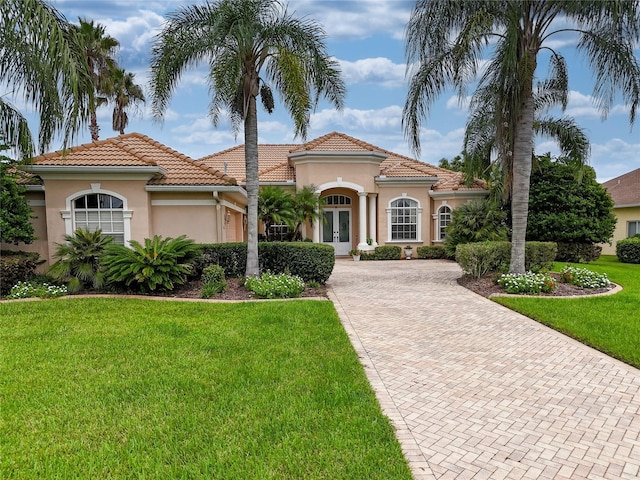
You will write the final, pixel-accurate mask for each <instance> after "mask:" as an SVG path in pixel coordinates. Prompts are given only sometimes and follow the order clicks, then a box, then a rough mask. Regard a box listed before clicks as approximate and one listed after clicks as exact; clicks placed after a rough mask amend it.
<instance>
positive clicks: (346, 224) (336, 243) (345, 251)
mask: <svg viewBox="0 0 640 480" xmlns="http://www.w3.org/2000/svg"><path fill="white" fill-rule="evenodd" d="M322 243H328V244H330V245H332V246H333V248H334V249H335V251H336V255H349V251H350V250H351V210H348V209H335V210H325V211H324V224H323V226H322Z"/></svg>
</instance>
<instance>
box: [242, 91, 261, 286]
mask: <svg viewBox="0 0 640 480" xmlns="http://www.w3.org/2000/svg"><path fill="white" fill-rule="evenodd" d="M244 161H245V168H246V177H247V185H246V187H247V197H248V198H247V233H248V239H247V270H246V273H245V276H246V277H255V276H257V275H259V273H260V264H259V262H258V189H259V185H258V114H257V111H256V97H255V96H253V95H249V98H248V108H247V114H246V116H245V119H244Z"/></svg>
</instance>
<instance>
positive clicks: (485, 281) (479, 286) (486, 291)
mask: <svg viewBox="0 0 640 480" xmlns="http://www.w3.org/2000/svg"><path fill="white" fill-rule="evenodd" d="M551 276H552V277H553V278H555V279H556V281H557V287H556V289H555V291H553V292H552V293H539V294H537V295H532V296H539V297H579V296H585V295H595V294H599V293H606V292H608V291H609V290H611V289H613V288H614V285H612V286H610V287H608V288H583V287H578V286H576V285H572V284H570V283H564V282H562V281H560V274H558V273H551ZM494 278H495V274H494V273H492V274H489V275H484V276H483V277H480V278H474V277H472V276H471V275H464V276H462V277H460V278H459V279H458V284H459V285H461V286H463V287H465V288H467V289H469V290H471V291H472V292H475V293H477V294H478V295H482V296H483V297H487V298H488V297H490V296H491V295H498V294H499V295H505V291H504V289H503V288H502V287H501V286H500V285H498V284H497V283H495V282H494Z"/></svg>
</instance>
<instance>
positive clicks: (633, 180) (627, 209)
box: [602, 168, 640, 255]
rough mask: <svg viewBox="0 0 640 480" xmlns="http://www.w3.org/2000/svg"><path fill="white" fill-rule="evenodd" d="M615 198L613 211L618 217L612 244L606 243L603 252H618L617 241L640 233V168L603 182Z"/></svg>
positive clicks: (611, 253)
mask: <svg viewBox="0 0 640 480" xmlns="http://www.w3.org/2000/svg"><path fill="white" fill-rule="evenodd" d="M602 186H603V187H604V188H606V189H607V191H608V192H609V195H611V198H612V199H613V204H614V205H613V213H614V214H615V215H616V217H617V219H618V223H617V224H616V229H615V231H614V232H613V240H612V245H609V244H604V245H603V246H602V253H603V254H606V255H615V254H616V242H617V241H618V240H622V239H624V238H629V237H633V236H634V235H635V234H637V233H640V168H637V169H635V170H633V171H631V172H628V173H625V174H624V175H620V176H619V177H616V178H612V179H611V180H609V181H607V182H604V183H603V184H602Z"/></svg>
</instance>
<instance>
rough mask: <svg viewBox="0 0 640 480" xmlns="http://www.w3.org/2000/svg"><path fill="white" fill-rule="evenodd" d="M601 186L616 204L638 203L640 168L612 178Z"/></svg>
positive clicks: (639, 200)
mask: <svg viewBox="0 0 640 480" xmlns="http://www.w3.org/2000/svg"><path fill="white" fill-rule="evenodd" d="M602 186H603V187H604V188H606V189H607V191H608V192H609V194H610V195H611V198H612V199H613V203H614V204H615V205H616V206H619V205H640V168H637V169H635V170H632V171H631V172H628V173H625V174H624V175H620V176H619V177H616V178H612V179H611V180H609V181H607V182H604V183H603V184H602Z"/></svg>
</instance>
